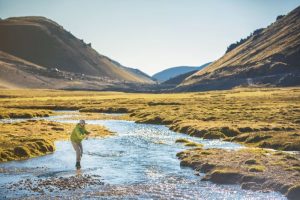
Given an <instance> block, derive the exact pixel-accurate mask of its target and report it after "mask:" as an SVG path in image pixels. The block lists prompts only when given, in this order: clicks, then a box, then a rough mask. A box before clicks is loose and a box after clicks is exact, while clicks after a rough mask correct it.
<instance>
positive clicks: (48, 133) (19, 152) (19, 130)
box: [0, 120, 111, 162]
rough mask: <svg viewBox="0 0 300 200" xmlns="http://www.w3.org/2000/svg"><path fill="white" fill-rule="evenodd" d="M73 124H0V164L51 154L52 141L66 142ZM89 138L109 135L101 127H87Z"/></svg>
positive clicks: (28, 122)
mask: <svg viewBox="0 0 300 200" xmlns="http://www.w3.org/2000/svg"><path fill="white" fill-rule="evenodd" d="M73 128H74V124H63V123H58V122H50V121H45V120H38V121H35V120H29V121H23V122H17V123H12V124H0V130H1V135H0V143H1V146H0V162H4V161H11V160H21V159H27V158H31V157H36V156H40V155H45V154H48V153H51V152H53V151H54V150H55V146H54V141H56V140H68V139H69V137H70V134H71V131H72V129H73ZM87 129H88V130H89V131H91V132H92V134H91V135H90V136H89V137H104V136H108V135H111V133H110V132H109V131H108V130H106V129H105V128H104V127H102V126H96V125H87Z"/></svg>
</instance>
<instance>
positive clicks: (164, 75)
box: [152, 63, 210, 82]
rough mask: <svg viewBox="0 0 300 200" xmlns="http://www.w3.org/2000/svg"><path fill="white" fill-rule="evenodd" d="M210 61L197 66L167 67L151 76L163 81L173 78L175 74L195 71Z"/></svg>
mask: <svg viewBox="0 0 300 200" xmlns="http://www.w3.org/2000/svg"><path fill="white" fill-rule="evenodd" d="M209 64H210V63H206V64H204V65H201V66H199V67H191V66H179V67H171V68H168V69H165V70H163V71H161V72H158V73H156V74H154V75H153V76H152V78H154V79H156V80H157V81H158V82H164V81H167V80H169V79H171V78H174V77H176V76H179V75H182V74H185V73H188V72H191V71H195V70H200V69H203V68H204V67H206V66H207V65H209Z"/></svg>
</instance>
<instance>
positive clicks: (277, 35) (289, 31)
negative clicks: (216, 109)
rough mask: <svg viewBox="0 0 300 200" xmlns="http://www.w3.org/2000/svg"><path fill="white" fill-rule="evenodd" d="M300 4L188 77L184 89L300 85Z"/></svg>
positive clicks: (183, 83) (231, 46)
mask: <svg viewBox="0 0 300 200" xmlns="http://www.w3.org/2000/svg"><path fill="white" fill-rule="evenodd" d="M299 58H300V7H297V8H296V9H295V10H293V11H292V12H290V13H289V14H288V15H286V16H280V17H277V20H276V22H274V23H272V24H271V25H269V26H268V27H267V28H264V29H258V30H256V31H254V32H253V33H252V34H251V35H250V36H249V37H247V38H246V39H242V40H241V41H239V42H237V43H235V44H232V45H230V46H229V47H228V49H227V53H226V54H225V55H224V56H222V57H221V58H220V59H218V60H216V61H215V62H213V63H212V64H210V65H209V66H208V67H206V68H205V69H203V70H200V71H198V72H196V73H195V74H193V75H191V76H189V77H187V78H186V79H185V80H184V81H183V82H182V83H181V84H180V85H179V86H178V87H177V90H181V91H199V90H213V89H230V88H232V87H235V86H240V85H242V86H253V85H254V86H255V85H272V86H295V85H300V59H299Z"/></svg>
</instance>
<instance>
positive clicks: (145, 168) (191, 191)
mask: <svg viewBox="0 0 300 200" xmlns="http://www.w3.org/2000/svg"><path fill="white" fill-rule="evenodd" d="M70 115H72V112H70V113H69V114H67V115H64V116H59V117H57V116H56V117H55V116H54V117H48V118H45V119H47V120H53V121H58V122H64V123H76V122H77V121H75V120H66V119H64V117H69V116H70ZM87 124H99V125H103V126H105V127H106V128H108V129H109V130H111V131H113V132H115V133H116V134H115V135H113V136H110V137H107V138H103V139H101V138H99V139H88V140H84V141H83V149H84V153H83V158H82V162H81V163H82V170H81V172H80V175H90V176H92V177H94V178H98V179H99V180H100V181H101V183H102V184H96V185H91V186H88V187H85V188H83V189H76V190H74V191H73V190H56V189H55V187H54V189H53V190H46V191H45V193H42V194H41V193H39V192H33V191H31V190H26V189H24V188H23V189H22V188H21V186H20V184H19V185H18V184H16V183H20V181H22V180H23V181H24V180H30V181H37V180H43V179H49V178H60V177H70V176H74V175H76V170H75V166H74V165H75V152H74V150H73V148H72V146H71V144H70V142H68V141H57V142H55V145H56V151H55V152H54V153H53V154H50V155H46V156H42V157H38V158H33V159H28V160H25V161H13V162H7V163H2V164H0V168H1V169H2V170H3V172H2V173H0V194H1V196H0V197H1V198H2V199H10V198H20V199H21V198H22V199H23V198H28V199H32V198H39V199H43V198H50V197H51V198H53V197H57V198H64V199H68V198H78V199H82V198H84V199H206V200H207V199H211V200H215V199H228V200H229V199H230V200H234V199H286V198H285V197H284V196H283V195H282V194H280V193H277V192H268V193H263V192H254V191H249V190H242V189H241V187H240V186H239V185H217V184H214V183H211V182H208V181H201V177H202V176H203V175H204V174H200V177H199V176H196V175H194V171H193V170H192V169H190V168H182V167H180V161H179V160H178V159H177V158H176V153H177V152H179V151H182V150H184V149H187V148H189V147H185V146H184V145H183V144H181V143H175V141H176V139H178V138H186V139H189V140H192V141H195V142H199V143H201V144H203V145H204V148H222V149H231V150H236V149H239V148H244V147H243V146H241V145H240V144H236V143H231V142H224V141H221V140H205V139H201V138H195V137H190V136H188V135H186V134H181V133H176V132H173V131H171V130H169V129H168V128H167V127H166V126H163V125H150V124H138V123H134V122H132V121H124V120H87ZM87 128H88V125H87ZM14 184H16V185H17V186H16V187H14V189H12V188H11V187H10V186H12V185H14ZM18 187H20V189H19V188H18Z"/></svg>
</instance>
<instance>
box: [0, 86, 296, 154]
mask: <svg viewBox="0 0 300 200" xmlns="http://www.w3.org/2000/svg"><path fill="white" fill-rule="evenodd" d="M0 97H2V98H1V99H0V103H1V104H0V105H1V107H0V116H2V118H5V117H11V118H15V117H19V116H22V117H31V116H41V115H51V114H52V112H51V111H52V110H60V109H64V110H65V109H67V110H80V112H82V113H83V112H89V113H90V112H96V113H99V112H110V113H128V116H127V119H131V120H134V121H136V122H138V123H153V124H166V125H168V126H169V127H170V129H172V130H174V131H177V132H182V133H186V134H190V135H193V136H196V137H203V138H208V139H214V138H223V139H224V140H228V141H236V142H240V143H244V144H246V145H249V146H257V147H265V148H273V149H280V150H298V151H299V150H300V133H299V130H300V117H299V116H300V88H269V89H235V90H229V91H213V92H199V93H179V94H132V93H120V92H82V91H75V92H73V91H57V90H2V91H0ZM22 114H23V115H22Z"/></svg>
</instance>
